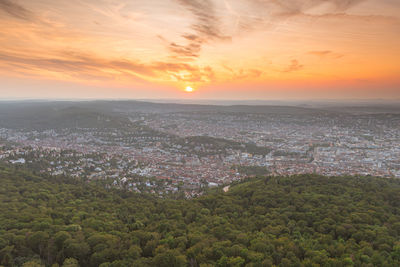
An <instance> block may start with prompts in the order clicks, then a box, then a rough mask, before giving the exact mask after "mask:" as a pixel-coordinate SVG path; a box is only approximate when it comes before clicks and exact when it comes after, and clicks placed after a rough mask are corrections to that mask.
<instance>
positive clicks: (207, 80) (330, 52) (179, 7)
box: [0, 0, 400, 100]
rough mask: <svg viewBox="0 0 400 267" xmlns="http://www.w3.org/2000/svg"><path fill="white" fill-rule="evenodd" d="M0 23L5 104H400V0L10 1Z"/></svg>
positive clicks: (1, 1)
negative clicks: (92, 101) (358, 101)
mask: <svg viewBox="0 0 400 267" xmlns="http://www.w3.org/2000/svg"><path fill="white" fill-rule="evenodd" d="M0 26H1V27H0V31H1V34H0V84H1V85H0V99H16V98H40V99H43V98H82V99H85V98H117V99H119V98H136V99H138V98H193V99H196V98H197V99H378V98H379V99H391V100H393V99H400V0H81V1H79V0H57V1H54V0H0ZM188 86H189V87H191V88H193V92H186V91H185V88H186V87H188Z"/></svg>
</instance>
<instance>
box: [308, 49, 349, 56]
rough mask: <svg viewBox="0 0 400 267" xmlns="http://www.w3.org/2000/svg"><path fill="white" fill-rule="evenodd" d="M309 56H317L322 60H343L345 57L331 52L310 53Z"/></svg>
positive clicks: (318, 51)
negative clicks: (331, 58) (329, 58)
mask: <svg viewBox="0 0 400 267" xmlns="http://www.w3.org/2000/svg"><path fill="white" fill-rule="evenodd" d="M307 54H309V55H313V56H317V57H320V58H324V57H333V58H341V57H343V55H342V54H338V53H335V52H332V51H330V50H317V51H309V52H308V53H307Z"/></svg>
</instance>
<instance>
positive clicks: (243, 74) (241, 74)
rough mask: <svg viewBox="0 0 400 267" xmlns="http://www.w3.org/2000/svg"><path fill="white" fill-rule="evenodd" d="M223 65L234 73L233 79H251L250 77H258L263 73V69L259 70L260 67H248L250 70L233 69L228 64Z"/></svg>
mask: <svg viewBox="0 0 400 267" xmlns="http://www.w3.org/2000/svg"><path fill="white" fill-rule="evenodd" d="M222 67H223V68H224V69H226V70H228V71H229V72H230V73H231V74H232V79H233V80H244V79H249V78H258V77H260V76H261V74H262V73H263V72H262V71H261V70H258V69H248V70H244V69H239V70H237V71H235V70H234V69H232V68H230V67H228V66H226V65H222Z"/></svg>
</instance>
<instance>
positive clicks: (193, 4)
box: [168, 0, 232, 59]
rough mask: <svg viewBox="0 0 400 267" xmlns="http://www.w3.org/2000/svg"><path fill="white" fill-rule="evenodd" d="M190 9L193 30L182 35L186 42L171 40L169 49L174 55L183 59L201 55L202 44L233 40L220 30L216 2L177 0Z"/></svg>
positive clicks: (207, 0) (209, 0)
mask: <svg viewBox="0 0 400 267" xmlns="http://www.w3.org/2000/svg"><path fill="white" fill-rule="evenodd" d="M176 1H177V2H178V3H179V4H180V5H181V6H182V7H184V8H185V9H186V10H188V11H189V12H190V13H191V14H192V15H193V18H194V22H193V23H192V25H191V26H190V27H191V30H192V31H193V32H186V33H184V34H183V35H182V36H181V37H182V38H183V39H184V40H185V41H186V44H179V43H177V42H169V43H168V49H169V51H170V52H172V53H173V55H174V56H175V57H177V58H181V59H194V58H197V57H199V55H200V52H201V49H202V46H203V45H204V44H206V43H210V42H212V41H231V39H232V37H231V36H227V35H224V34H223V33H222V32H221V30H220V21H219V17H218V16H217V14H216V12H215V6H214V2H213V1H211V0H176Z"/></svg>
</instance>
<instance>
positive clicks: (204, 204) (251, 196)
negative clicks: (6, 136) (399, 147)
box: [0, 167, 400, 267]
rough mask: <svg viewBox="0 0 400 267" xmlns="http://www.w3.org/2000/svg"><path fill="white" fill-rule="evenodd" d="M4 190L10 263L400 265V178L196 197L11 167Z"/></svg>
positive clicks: (269, 185) (306, 179) (247, 186)
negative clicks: (123, 188) (153, 192)
mask: <svg viewBox="0 0 400 267" xmlns="http://www.w3.org/2000/svg"><path fill="white" fill-rule="evenodd" d="M0 183H1V187H0V264H1V265H3V266H22V265H23V264H25V265H24V266H78V265H80V266H102V267H104V266H399V265H400V241H399V240H400V239H399V238H400V206H399V203H400V181H399V180H393V179H380V178H373V177H322V176H316V175H301V176H293V177H259V178H254V179H251V180H247V181H244V182H241V183H237V184H233V185H231V186H230V188H229V191H228V192H223V190H222V188H217V189H213V190H211V191H210V192H209V193H208V194H207V195H205V196H203V197H200V198H197V199H191V200H174V199H160V198H156V197H154V196H151V195H142V194H134V193H130V192H126V191H118V190H114V189H109V190H106V189H104V188H103V187H101V186H98V185H95V184H93V183H87V182H81V181H77V180H74V179H71V178H68V177H64V178H63V177H58V178H57V177H51V178H50V177H49V178H47V177H41V176H38V175H34V174H32V173H30V172H27V171H22V170H15V169H10V168H9V167H0ZM179 194H180V193H178V195H177V196H179ZM53 264H58V265H53ZM62 264H64V265H62Z"/></svg>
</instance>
